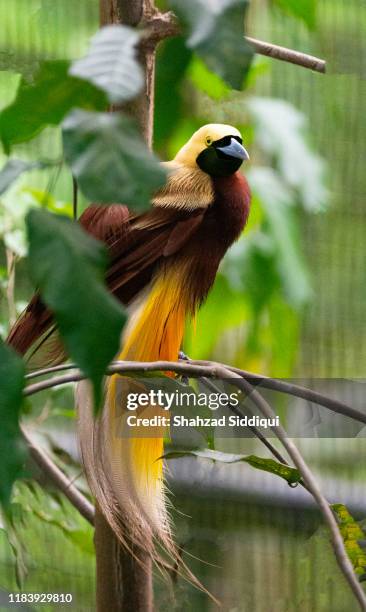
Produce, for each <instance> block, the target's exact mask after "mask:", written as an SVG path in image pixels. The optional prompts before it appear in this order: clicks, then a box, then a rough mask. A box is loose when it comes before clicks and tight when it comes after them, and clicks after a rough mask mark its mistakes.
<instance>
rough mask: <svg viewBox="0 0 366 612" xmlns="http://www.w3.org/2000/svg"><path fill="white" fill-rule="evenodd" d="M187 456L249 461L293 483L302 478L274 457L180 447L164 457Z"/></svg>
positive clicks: (212, 459) (254, 465)
mask: <svg viewBox="0 0 366 612" xmlns="http://www.w3.org/2000/svg"><path fill="white" fill-rule="evenodd" d="M187 456H188V457H198V458H200V459H210V460H211V461H217V462H219V463H241V462H243V463H248V464H249V465H251V466H252V467H254V468H256V469H258V470H262V471H264V472H270V473H271V474H275V475H276V476H280V478H283V479H284V480H286V481H287V482H288V483H289V484H291V485H294V484H296V483H298V482H299V481H300V479H301V475H300V473H299V471H298V470H297V469H295V468H292V467H290V466H289V465H285V464H283V463H279V462H278V461H275V460H274V459H267V458H264V457H257V456H256V455H233V454H230V453H222V452H220V451H217V450H211V449H208V448H207V449H205V450H183V449H180V450H176V451H175V450H173V451H171V452H168V453H166V454H165V455H164V459H177V458H179V457H187Z"/></svg>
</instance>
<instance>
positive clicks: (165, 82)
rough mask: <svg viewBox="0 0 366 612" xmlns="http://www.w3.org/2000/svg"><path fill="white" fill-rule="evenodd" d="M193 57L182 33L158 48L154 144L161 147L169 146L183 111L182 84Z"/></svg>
mask: <svg viewBox="0 0 366 612" xmlns="http://www.w3.org/2000/svg"><path fill="white" fill-rule="evenodd" d="M191 57H192V51H191V50H190V49H187V47H186V46H185V44H184V39H183V38H182V37H181V36H178V37H175V38H169V39H168V40H166V41H165V42H164V44H163V45H162V46H161V47H160V49H159V50H158V56H157V62H156V79H155V108H154V110H155V121H154V145H155V146H156V147H157V148H158V149H159V148H160V147H164V145H166V140H167V138H169V136H171V134H172V133H173V132H174V131H175V130H176V129H177V123H178V122H179V120H181V118H182V116H183V114H184V110H185V105H184V103H183V96H182V89H183V87H182V84H183V80H184V77H185V74H186V72H187V68H188V66H189V65H190V61H191Z"/></svg>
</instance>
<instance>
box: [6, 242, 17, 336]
mask: <svg viewBox="0 0 366 612" xmlns="http://www.w3.org/2000/svg"><path fill="white" fill-rule="evenodd" d="M15 262H16V255H15V253H13V251H11V250H10V249H6V267H7V274H8V284H7V287H6V299H7V302H8V310H9V324H10V326H12V325H13V323H14V322H15V319H16V318H17V311H16V307H15V297H14V290H15Z"/></svg>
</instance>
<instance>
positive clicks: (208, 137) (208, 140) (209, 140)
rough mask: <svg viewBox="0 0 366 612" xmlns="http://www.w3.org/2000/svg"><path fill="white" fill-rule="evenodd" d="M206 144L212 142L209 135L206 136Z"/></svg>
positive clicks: (208, 144)
mask: <svg viewBox="0 0 366 612" xmlns="http://www.w3.org/2000/svg"><path fill="white" fill-rule="evenodd" d="M206 144H207V146H208V147H209V146H210V145H211V144H212V138H211V137H210V136H207V137H206Z"/></svg>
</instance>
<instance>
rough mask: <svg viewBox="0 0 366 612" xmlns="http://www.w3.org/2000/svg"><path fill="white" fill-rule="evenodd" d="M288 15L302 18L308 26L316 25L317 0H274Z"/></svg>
mask: <svg viewBox="0 0 366 612" xmlns="http://www.w3.org/2000/svg"><path fill="white" fill-rule="evenodd" d="M273 3H274V4H275V5H277V6H278V7H279V8H280V9H282V10H283V11H284V12H285V13H287V14H288V15H291V16H293V17H296V18H297V19H302V21H304V23H306V25H307V26H308V28H311V29H313V28H314V27H315V25H316V0H273Z"/></svg>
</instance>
